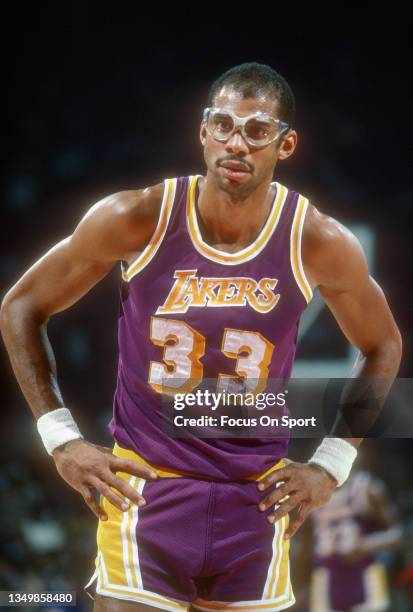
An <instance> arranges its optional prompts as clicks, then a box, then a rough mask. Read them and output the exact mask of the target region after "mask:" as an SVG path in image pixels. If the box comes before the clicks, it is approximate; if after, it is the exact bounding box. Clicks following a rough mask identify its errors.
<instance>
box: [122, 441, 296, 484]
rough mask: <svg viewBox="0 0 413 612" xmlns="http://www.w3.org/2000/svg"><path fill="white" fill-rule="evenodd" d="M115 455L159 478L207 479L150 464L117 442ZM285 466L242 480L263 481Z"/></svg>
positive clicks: (277, 464)
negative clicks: (134, 462) (143, 467)
mask: <svg viewBox="0 0 413 612" xmlns="http://www.w3.org/2000/svg"><path fill="white" fill-rule="evenodd" d="M113 454H114V455H115V456H116V457H120V458H121V459H130V460H132V461H136V462H137V463H140V464H142V465H144V466H146V467H149V468H151V469H152V470H154V472H156V473H157V475H158V477H159V478H183V477H187V478H203V479H204V478H205V477H204V476H202V477H201V476H200V475H199V474H196V473H193V472H183V471H180V470H177V469H175V468H173V469H172V468H168V467H164V466H159V465H155V464H153V463H149V462H148V461H146V459H144V458H143V457H141V456H140V455H138V453H136V452H135V451H132V450H130V449H127V448H123V447H122V446H119V444H118V443H117V442H115V444H114V447H113ZM284 466H285V463H284V460H283V459H279V460H278V461H277V463H275V464H274V465H273V466H271V467H270V468H269V469H268V470H266V471H265V472H261V473H258V474H252V475H251V476H247V477H245V478H242V479H241V480H245V481H256V482H258V481H260V480H262V479H263V478H265V477H266V476H268V475H269V474H271V473H272V472H275V470H280V469H281V468H283V467H284ZM211 480H212V479H211Z"/></svg>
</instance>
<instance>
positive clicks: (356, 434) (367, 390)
mask: <svg viewBox="0 0 413 612" xmlns="http://www.w3.org/2000/svg"><path fill="white" fill-rule="evenodd" d="M400 360H401V347H400V345H399V344H398V342H397V339H395V340H394V341H393V340H392V341H389V342H388V343H387V344H386V345H385V346H382V347H380V348H379V349H377V350H375V351H372V352H370V353H368V354H367V355H363V354H362V353H361V352H360V353H359V355H358V357H357V359H356V361H355V364H354V366H353V368H352V371H351V375H350V376H351V378H349V379H348V380H347V382H346V384H345V386H344V389H343V392H342V395H341V398H340V407H339V413H338V415H337V418H336V421H335V423H334V426H333V429H332V431H331V435H334V436H337V437H342V438H344V439H346V440H347V441H348V442H350V443H351V444H352V445H353V446H355V447H356V448H357V447H358V446H359V445H360V444H361V441H362V440H363V437H365V436H366V435H367V434H368V432H369V430H370V429H371V428H372V427H373V425H374V424H375V422H376V420H377V418H378V416H379V414H380V411H381V409H382V407H383V405H384V402H385V401H386V398H387V396H388V394H389V392H390V389H391V386H392V384H393V382H394V380H395V378H396V376H397V372H398V370H399V366H400Z"/></svg>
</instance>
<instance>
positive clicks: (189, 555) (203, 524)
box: [2, 63, 401, 612]
mask: <svg viewBox="0 0 413 612" xmlns="http://www.w3.org/2000/svg"><path fill="white" fill-rule="evenodd" d="M293 122H294V98H293V94H292V92H291V89H290V87H289V86H288V84H287V82H286V81H285V79H284V78H283V77H282V76H281V75H279V74H278V73H277V72H275V71H274V70H272V69H271V68H270V67H268V66H265V65H260V64H256V63H251V64H243V65H240V66H237V67H235V68H233V69H232V70H229V71H228V72H227V73H225V74H224V75H222V76H221V77H220V78H219V79H218V80H217V81H216V82H215V83H214V84H213V86H212V88H211V91H210V96H209V105H208V108H207V109H206V110H205V111H204V116H203V120H202V123H201V130H200V139H201V144H202V146H203V149H204V157H205V162H206V166H207V174H206V177H203V176H193V177H180V178H179V179H166V180H165V181H164V182H163V183H161V184H158V185H154V186H152V187H147V188H146V189H142V190H137V191H127V192H120V193H117V194H114V195H112V196H109V197H107V198H105V199H104V200H102V201H100V202H98V203H97V204H95V205H94V206H93V207H92V208H91V209H90V210H89V211H88V213H87V214H86V215H85V217H84V218H83V219H82V220H81V222H80V223H79V225H78V226H77V227H76V229H75V231H74V233H73V235H72V236H70V237H68V238H66V239H65V240H63V241H62V242H60V243H59V244H57V245H56V246H55V247H53V248H52V249H51V250H50V251H49V252H48V253H47V254H46V255H45V256H44V257H42V258H41V259H40V260H39V261H38V262H37V263H36V264H35V265H34V266H33V267H32V268H31V269H30V270H28V272H26V274H25V275H24V276H23V277H22V278H21V279H20V280H19V281H18V283H17V284H16V285H15V286H14V287H13V288H12V289H11V290H10V292H9V293H8V294H7V296H6V297H5V299H4V302H3V307H2V331H3V336H4V340H5V343H6V345H7V348H8V350H9V354H10V358H11V361H12V365H13V368H14V371H15V373H16V376H17V379H18V381H19V384H20V386H21V388H22V390H23V393H24V394H25V397H26V399H27V401H28V403H29V404H30V406H31V408H32V410H33V413H34V414H35V416H36V417H37V418H38V429H39V432H40V433H41V435H42V438H43V442H44V444H45V446H46V448H47V449H48V451H49V453H51V454H53V458H54V460H55V463H56V467H57V469H58V471H59V473H60V474H61V475H62V477H63V478H64V479H65V480H66V481H67V482H68V483H69V484H71V486H72V487H73V488H75V489H76V490H78V491H79V492H80V493H81V494H82V495H83V497H84V499H85V501H86V503H87V504H88V505H89V507H90V508H91V509H92V510H93V512H94V513H95V514H96V516H97V517H99V519H100V522H99V528H98V556H97V565H96V572H95V575H94V578H95V579H96V580H97V586H96V590H97V595H96V599H95V610H97V611H99V612H101V611H106V610H119V611H122V612H127V611H129V610H134V611H137V610H150V609H151V608H153V607H157V608H160V609H163V610H177V609H178V610H188V609H190V607H191V606H192V607H191V609H197V610H224V609H227V607H228V606H230V608H231V609H232V610H234V611H235V610H252V609H254V610H282V609H285V608H287V607H289V606H291V605H293V603H294V596H293V594H292V589H291V585H290V578H289V564H288V545H289V542H288V538H289V537H291V536H292V535H293V533H294V532H295V531H296V530H297V529H298V527H299V526H300V525H301V523H302V522H303V521H304V519H305V517H306V516H307V515H308V513H309V512H310V511H311V510H312V509H314V508H316V507H318V506H321V505H322V504H324V503H325V502H327V501H328V499H329V498H330V496H331V494H332V492H333V491H334V489H335V488H336V486H337V484H342V483H343V482H344V481H345V479H346V478H347V476H348V473H349V471H350V468H351V464H352V461H353V460H354V458H355V455H356V450H355V448H356V447H357V446H358V444H359V443H360V439H353V438H348V439H347V440H343V439H339V438H338V437H337V438H328V439H327V438H326V439H325V440H324V441H323V442H322V444H321V445H320V447H319V449H318V450H317V451H316V453H315V455H314V456H313V457H312V458H311V461H310V462H309V463H307V464H300V463H294V462H291V463H289V464H288V465H286V466H285V464H284V463H283V461H282V459H283V458H284V457H286V454H287V441H286V439H275V440H274V439H267V440H255V439H248V440H246V441H245V440H242V439H230V440H229V439H207V440H205V439H193V438H191V439H183V440H182V439H181V440H177V439H173V438H170V437H168V436H166V435H165V433H164V432H163V429H162V418H161V398H162V395H164V396H165V395H174V394H175V393H177V392H187V391H191V390H192V389H194V388H196V386H197V385H199V384H200V383H201V381H202V380H203V379H204V378H206V377H208V378H214V379H217V385H218V387H219V388H224V386H225V384H227V383H228V382H230V381H231V380H236V379H239V378H242V379H244V381H249V383H250V388H251V389H252V390H254V389H256V388H257V387H254V384H253V382H252V381H254V380H256V381H257V385H261V386H262V384H264V386H265V383H266V381H267V379H268V378H288V376H289V375H290V373H291V368H292V364H293V359H294V353H295V344H296V337H297V329H298V322H299V318H300V315H301V313H302V311H303V310H304V308H305V307H306V305H307V303H308V302H309V301H310V300H311V296H312V292H313V290H314V289H315V288H316V287H318V288H319V289H320V292H321V294H322V295H323V297H324V299H325V301H326V303H327V305H328V306H329V308H330V309H331V311H332V312H333V314H334V316H335V318H336V320H337V322H338V324H339V325H340V327H341V328H342V330H343V332H344V334H345V335H346V337H347V338H348V339H349V340H350V341H351V342H352V343H353V344H354V345H355V346H357V347H358V348H359V349H360V358H359V360H358V362H357V364H356V372H355V375H357V376H358V377H360V378H363V377H364V378H367V377H372V378H378V379H386V380H387V381H389V384H391V382H392V380H393V379H394V377H395V376H396V373H397V370H398V366H399V362H400V358H401V340H400V334H399V331H398V329H397V327H396V324H395V322H394V320H393V317H392V315H391V312H390V310H389V307H388V305H387V303H386V300H385V297H384V295H383V293H382V291H381V289H380V288H379V287H378V285H377V284H376V283H375V282H374V280H373V279H371V278H370V277H369V275H368V271H367V266H366V261H365V258H364V254H363V252H362V249H361V247H360V245H359V243H358V242H357V240H356V239H355V237H354V236H353V235H352V234H351V233H350V232H349V231H348V230H347V229H346V228H344V227H343V226H342V225H341V224H340V223H338V222H337V221H335V220H334V219H331V218H329V217H327V216H325V215H323V214H321V213H320V212H319V211H318V210H317V209H316V208H315V207H314V206H313V205H311V204H309V202H308V200H307V199H306V198H304V197H303V196H301V195H300V194H298V193H296V192H294V191H292V190H290V189H288V188H287V187H286V186H284V185H281V184H279V183H276V182H275V183H274V182H272V177H273V172H274V168H275V166H276V164H277V162H278V160H284V159H287V158H288V157H290V156H291V155H292V154H293V152H294V150H295V147H296V144H297V133H296V132H295V130H294V129H293V128H292V126H293ZM119 261H120V262H121V265H122V277H123V285H122V295H121V301H122V308H121V314H120V318H119V351H120V359H119V369H118V384H117V388H116V393H115V401H114V417H113V419H112V422H111V432H112V433H113V436H114V439H115V441H116V444H115V448H114V451H113V453H112V452H110V451H108V450H107V449H102V448H100V447H98V446H95V445H93V444H91V443H88V442H86V441H84V440H83V439H82V438H81V434H80V432H79V431H78V429H77V426H76V423H75V421H74V419H73V417H72V416H71V414H70V412H69V410H68V409H67V408H65V406H64V401H63V398H62V396H61V393H60V391H59V387H58V384H57V380H56V372H55V366H54V361H53V353H52V349H51V347H50V345H49V342H48V339H47V335H46V324H47V321H48V319H49V317H50V316H52V315H54V314H56V313H57V312H59V311H61V310H64V309H65V308H68V307H69V306H71V305H72V304H73V303H75V302H76V301H78V300H79V299H80V298H81V297H82V296H83V295H84V294H85V293H87V292H88V291H89V290H90V289H91V288H92V287H93V286H94V285H95V284H96V283H98V282H99V281H100V280H101V279H102V278H103V277H104V276H105V275H106V274H108V272H109V271H110V270H111V269H112V268H113V266H114V265H115V264H116V263H117V262H119ZM257 481H260V483H259V484H257ZM277 485H281V486H277ZM93 489H95V490H96V491H98V492H99V493H100V494H101V496H102V504H101V505H100V506H99V505H98V504H97V502H96V501H95V499H94V497H93V493H92V491H93ZM128 500H130V502H131V503H129V502H128ZM294 508H295V509H297V513H296V515H295V517H294V519H293V520H292V521H291V523H290V525H288V512H289V511H291V510H293V509H294Z"/></svg>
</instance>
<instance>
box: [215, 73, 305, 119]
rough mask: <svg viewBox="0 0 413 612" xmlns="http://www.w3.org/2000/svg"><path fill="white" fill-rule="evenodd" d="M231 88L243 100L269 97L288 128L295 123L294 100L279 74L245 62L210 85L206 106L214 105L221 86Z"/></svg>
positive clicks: (285, 82)
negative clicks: (237, 92)
mask: <svg viewBox="0 0 413 612" xmlns="http://www.w3.org/2000/svg"><path fill="white" fill-rule="evenodd" d="M224 85H225V86H229V87H233V88H234V89H236V90H237V91H239V92H240V93H241V94H242V95H243V97H244V98H255V97H257V96H259V95H263V94H266V95H271V96H273V97H274V98H276V100H277V101H278V104H279V109H278V115H279V118H280V119H281V120H282V121H285V122H286V123H288V125H289V126H290V127H292V126H293V124H294V121H295V100H294V94H293V92H292V90H291V87H290V86H289V84H288V83H287V81H286V80H285V78H284V77H283V76H281V74H279V73H278V72H277V71H276V70H274V69H273V68H271V66H267V64H258V63H257V62H247V63H245V64H239V66H234V68H230V69H229V70H227V71H226V72H224V73H223V74H221V76H219V77H218V78H217V79H216V81H214V82H213V83H212V85H211V88H210V90H209V95H208V106H213V105H214V99H215V97H216V96H217V95H218V93H219V91H220V90H221V88H222V87H223V86H224Z"/></svg>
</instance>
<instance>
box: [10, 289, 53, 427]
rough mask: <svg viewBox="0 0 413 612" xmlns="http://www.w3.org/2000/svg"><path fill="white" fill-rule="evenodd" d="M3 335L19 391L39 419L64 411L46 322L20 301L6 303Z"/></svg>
mask: <svg viewBox="0 0 413 612" xmlns="http://www.w3.org/2000/svg"><path fill="white" fill-rule="evenodd" d="M1 333H2V336H3V340H4V343H5V345H6V348H7V351H8V353H9V357H10V361H11V365H12V368H13V371H14V374H15V376H16V378H17V381H18V383H19V385H20V388H21V390H22V392H23V395H24V397H25V398H26V400H27V402H28V404H29V406H30V408H31V410H32V412H33V414H34V415H35V417H36V418H38V417H40V416H41V415H42V414H45V413H46V412H48V411H50V410H54V409H55V408H60V407H62V406H63V405H64V404H63V400H62V395H61V392H60V390H59V387H58V383H57V375H56V361H55V357H54V353H53V349H52V347H51V344H50V341H49V338H48V336H47V329H46V322H44V321H42V320H41V319H40V318H39V317H38V316H36V315H35V313H34V312H33V311H31V309H30V307H29V306H28V305H27V303H26V302H25V300H24V298H21V299H10V298H9V299H7V298H6V299H5V300H4V302H3V305H2V309H1Z"/></svg>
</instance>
